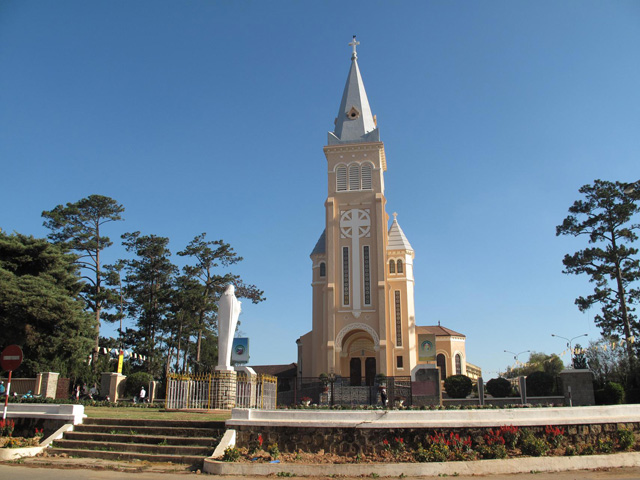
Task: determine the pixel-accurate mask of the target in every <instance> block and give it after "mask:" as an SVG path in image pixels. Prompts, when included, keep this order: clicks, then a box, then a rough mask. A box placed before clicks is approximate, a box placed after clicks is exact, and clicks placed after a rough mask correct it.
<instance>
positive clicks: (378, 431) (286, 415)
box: [226, 405, 640, 454]
mask: <svg viewBox="0 0 640 480" xmlns="http://www.w3.org/2000/svg"><path fill="white" fill-rule="evenodd" d="M226 425H227V427H228V428H233V429H235V430H236V434H237V444H238V445H239V446H248V444H249V442H252V441H254V442H255V441H256V440H257V436H258V434H261V435H262V437H263V439H264V443H265V444H266V445H268V444H271V443H275V442H277V443H278V446H279V447H280V449H281V450H282V451H286V452H293V451H296V450H298V449H302V450H303V451H308V452H318V451H320V450H324V451H326V452H334V453H340V454H357V453H367V454H369V453H373V452H374V451H379V450H380V449H382V448H383V443H382V442H383V441H384V440H385V439H387V440H388V439H389V438H392V437H402V438H403V439H404V441H405V443H406V444H407V445H408V446H414V447H415V446H417V444H418V443H423V442H424V440H425V436H426V435H429V434H432V433H433V432H434V431H435V430H437V431H441V432H444V433H445V434H448V433H449V432H455V433H459V434H461V435H464V436H467V435H468V436H471V437H472V438H474V439H475V438H477V437H480V438H481V437H482V435H484V433H485V432H486V430H487V429H489V428H495V427H499V426H502V425H516V426H519V427H527V428H529V429H531V430H533V431H534V432H538V431H544V428H545V426H547V425H554V426H562V427H564V428H565V430H566V436H567V437H568V438H569V439H570V441H571V442H573V443H575V444H580V443H587V442H590V443H591V442H595V441H596V440H597V439H598V438H604V437H606V436H607V435H609V434H611V433H612V432H615V431H616V430H617V429H618V428H620V427H624V428H627V429H629V430H633V431H636V432H640V405H616V406H606V407H605V406H598V407H574V408H568V407H549V408H514V409H496V410H434V411H430V410H424V411H423V410H418V411H415V410H414V411H406V410H400V411H395V410H370V411H331V410H312V409H309V410H263V411H256V410H248V409H234V410H233V411H232V417H231V419H229V420H227V422H226Z"/></svg>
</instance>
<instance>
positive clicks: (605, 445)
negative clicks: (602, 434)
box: [597, 438, 613, 453]
mask: <svg viewBox="0 0 640 480" xmlns="http://www.w3.org/2000/svg"><path fill="white" fill-rule="evenodd" d="M597 448H598V451H599V452H600V453H611V452H613V441H611V440H609V439H606V440H602V439H601V438H599V439H598V445H597Z"/></svg>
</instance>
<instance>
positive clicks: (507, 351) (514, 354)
mask: <svg viewBox="0 0 640 480" xmlns="http://www.w3.org/2000/svg"><path fill="white" fill-rule="evenodd" d="M529 352H531V350H524V351H522V352H520V353H516V352H512V351H510V350H505V351H504V353H510V354H511V355H513V359H514V360H515V361H516V362H517V361H518V356H520V355H522V354H523V353H529Z"/></svg>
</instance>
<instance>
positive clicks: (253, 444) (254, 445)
mask: <svg viewBox="0 0 640 480" xmlns="http://www.w3.org/2000/svg"><path fill="white" fill-rule="evenodd" d="M263 442H264V438H262V434H261V433H259V434H258V436H257V437H256V439H255V440H254V439H251V441H249V448H248V450H249V454H250V455H253V454H254V453H256V452H257V451H258V450H262V443H263Z"/></svg>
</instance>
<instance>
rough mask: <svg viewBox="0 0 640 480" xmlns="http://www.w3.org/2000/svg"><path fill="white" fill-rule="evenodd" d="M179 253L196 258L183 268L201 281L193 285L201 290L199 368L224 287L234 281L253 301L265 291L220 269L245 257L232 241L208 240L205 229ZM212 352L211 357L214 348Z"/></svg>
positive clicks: (239, 291) (238, 292) (242, 295)
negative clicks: (221, 271) (238, 253)
mask: <svg viewBox="0 0 640 480" xmlns="http://www.w3.org/2000/svg"><path fill="white" fill-rule="evenodd" d="M178 255H180V256H187V257H190V258H192V259H193V260H195V262H194V263H195V264H194V265H187V266H185V267H184V269H183V270H184V274H185V276H187V277H189V278H192V279H194V280H196V282H197V284H193V283H192V288H196V289H197V290H198V293H197V294H196V296H197V297H198V298H197V302H196V303H195V304H194V305H195V308H196V312H197V319H198V326H197V335H198V337H197V341H196V356H195V362H196V365H197V366H198V368H200V369H202V368H203V365H201V360H202V338H203V334H204V333H205V332H207V331H210V330H211V329H217V323H216V312H217V304H216V302H217V301H218V299H219V298H220V295H221V293H222V292H223V291H224V287H225V286H226V285H228V284H229V283H233V284H234V285H235V287H236V295H237V296H238V298H248V299H250V300H251V301H252V302H253V303H258V302H261V301H263V300H264V297H263V295H264V292H263V291H262V290H259V289H258V288H257V287H256V286H255V285H247V284H245V283H244V282H243V281H242V279H241V278H240V277H239V276H238V275H234V274H233V273H231V272H226V273H218V272H217V270H216V269H217V268H218V267H230V266H231V265H235V264H236V263H238V262H241V261H242V257H239V256H238V255H237V254H236V252H235V251H234V250H233V248H232V247H231V245H229V244H228V243H225V242H224V241H223V240H209V241H207V240H206V233H202V234H200V235H198V236H196V237H195V238H194V239H193V240H192V241H191V242H190V243H189V245H187V247H186V248H185V249H184V250H183V251H181V252H178ZM216 331H217V330H216ZM207 336H208V337H209V339H211V337H212V335H211V334H210V333H209V334H207ZM208 356H209V357H211V349H209V355H208Z"/></svg>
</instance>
